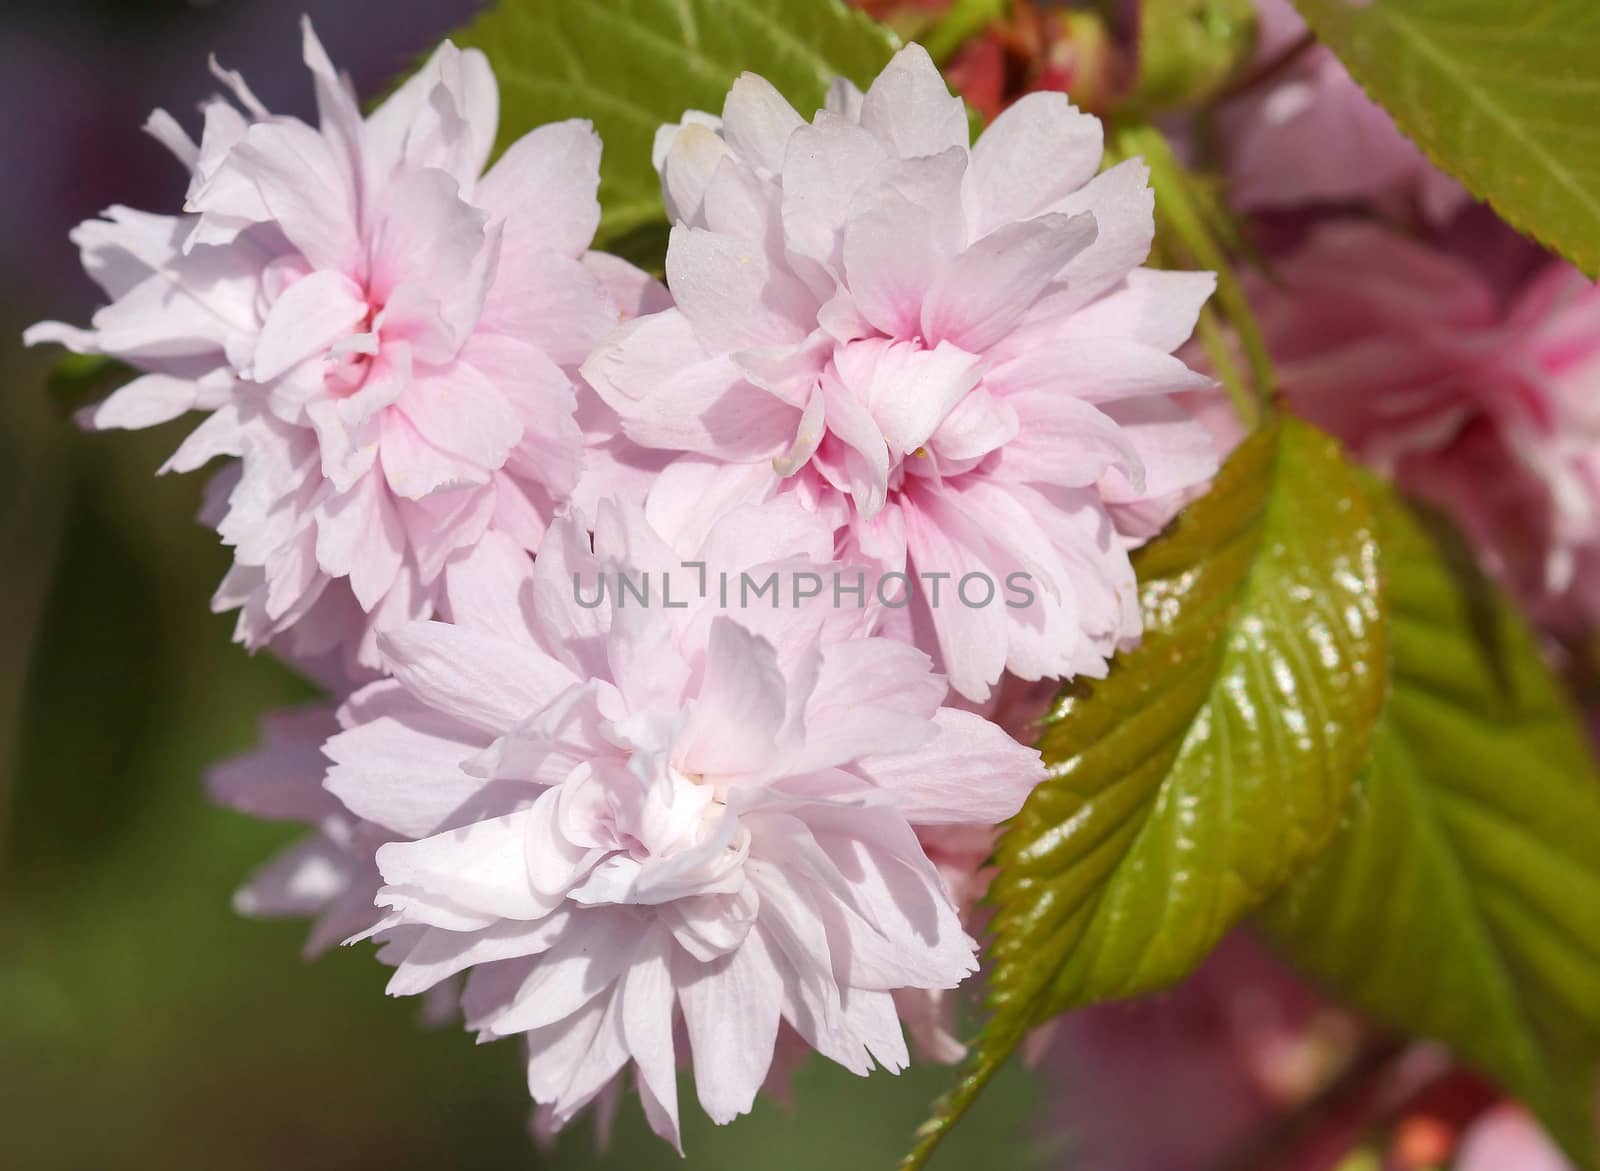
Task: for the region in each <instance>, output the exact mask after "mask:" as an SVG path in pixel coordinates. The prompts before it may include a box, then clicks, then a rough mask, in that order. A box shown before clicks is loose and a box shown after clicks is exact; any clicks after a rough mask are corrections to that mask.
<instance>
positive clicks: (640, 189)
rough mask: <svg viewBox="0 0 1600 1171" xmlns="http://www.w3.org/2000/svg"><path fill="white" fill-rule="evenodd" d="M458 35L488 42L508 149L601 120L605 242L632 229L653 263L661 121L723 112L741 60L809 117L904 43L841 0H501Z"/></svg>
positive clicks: (657, 243) (637, 248)
mask: <svg viewBox="0 0 1600 1171" xmlns="http://www.w3.org/2000/svg"><path fill="white" fill-rule="evenodd" d="M455 39H456V41H457V43H458V44H460V45H463V46H468V45H471V46H476V47H477V48H479V49H482V50H483V51H484V53H485V54H487V55H488V57H489V61H490V62H491V64H492V65H493V66H494V71H495V75H496V76H497V77H498V78H499V81H500V138H499V143H498V145H499V147H500V148H502V149H503V148H504V147H505V146H507V145H509V144H510V143H512V142H514V141H515V140H516V139H518V138H520V137H521V136H522V135H524V134H526V133H527V132H528V131H530V130H532V129H534V127H536V126H540V125H543V124H544V123H546V122H555V121H559V120H561V119H563V118H588V119H590V120H592V121H593V122H594V125H595V129H596V130H598V131H599V132H600V137H601V138H602V139H604V140H605V155H604V158H603V159H602V161H601V164H600V203H601V207H602V208H603V209H604V212H603V215H602V217H601V221H600V232H599V235H598V237H597V240H596V246H597V247H612V246H615V245H616V244H617V242H619V241H630V240H631V242H632V244H633V247H631V248H628V249H627V251H629V252H630V253H631V254H632V255H631V256H630V259H634V260H637V261H640V262H644V263H649V262H652V261H654V262H656V263H657V265H659V262H660V259H661V257H662V255H663V254H664V253H665V234H664V233H661V232H656V233H651V232H650V231H649V230H648V229H650V228H651V227H652V226H653V225H655V224H657V223H658V221H660V220H661V219H662V216H663V212H662V206H661V189H660V182H659V180H658V179H657V177H656V172H655V168H654V167H653V166H652V165H651V162H650V148H651V144H652V142H653V141H654V138H655V133H656V129H657V128H658V127H659V126H661V125H663V124H664V123H668V122H676V121H678V120H679V118H681V117H682V115H683V112H684V111H685V110H689V109H700V110H708V111H710V112H712V113H720V112H721V110H722V100H723V98H724V97H725V96H726V95H727V92H728V89H729V87H730V86H732V85H733V83H734V81H735V80H736V79H737V78H738V76H739V75H740V74H741V73H743V72H745V71H746V70H750V71H753V72H755V73H759V74H761V75H762V76H763V77H765V78H766V79H767V80H768V81H770V82H772V84H773V85H775V86H777V87H778V89H779V90H780V91H781V92H782V93H783V95H784V96H785V97H787V98H788V99H789V100H790V101H791V102H792V103H794V105H795V108H796V109H798V110H800V111H801V113H802V114H804V115H807V116H809V115H810V113H811V111H812V110H815V109H817V108H818V107H819V106H821V104H822V101H823V98H824V96H825V95H826V92H827V87H828V84H829V83H830V82H831V81H832V80H833V78H835V77H837V76H844V77H848V78H850V79H851V80H852V81H854V82H856V83H857V84H858V85H866V84H867V83H869V82H870V81H871V80H872V78H873V77H874V76H875V75H876V74H877V73H878V71H879V70H880V69H882V68H883V66H884V64H885V63H887V61H888V60H889V58H890V56H891V55H892V54H893V52H894V50H895V47H896V45H895V40H894V37H893V35H892V34H891V33H890V32H889V31H888V30H887V29H885V28H883V27H882V26H881V25H879V24H876V23H875V22H873V21H872V20H870V19H868V18H867V17H866V16H863V15H862V14H861V13H859V12H856V11H855V10H853V9H850V8H848V7H846V6H845V4H844V3H843V2H842V0H604V2H601V0H501V2H500V3H499V4H498V5H496V6H495V7H494V8H493V9H492V10H491V11H489V12H488V13H486V14H485V15H484V16H482V17H480V18H479V19H478V20H477V21H476V22H475V23H474V24H472V25H471V26H470V27H468V28H467V29H465V30H464V31H463V32H461V33H460V34H458V35H457V37H456V38H455ZM641 233H642V234H641Z"/></svg>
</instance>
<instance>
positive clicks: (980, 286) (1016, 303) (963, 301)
mask: <svg viewBox="0 0 1600 1171" xmlns="http://www.w3.org/2000/svg"><path fill="white" fill-rule="evenodd" d="M1096 232H1097V228H1096V222H1095V217H1094V216H1089V215H1082V214H1079V215H1070V216H1069V215H1056V214H1052V215H1046V216H1040V217H1039V218H1038V219H1034V220H1028V221H1026V222H1023V223H1014V224H1007V225H1005V226H1004V227H1001V228H997V229H996V230H995V231H993V232H991V233H990V234H989V235H987V236H985V237H984V238H983V239H982V240H979V241H978V242H977V243H976V244H974V245H973V246H972V247H970V248H968V249H967V250H966V251H965V252H963V253H962V254H961V255H960V256H958V257H956V258H955V260H953V261H952V262H951V263H950V264H949V265H948V266H947V267H946V268H945V270H944V272H943V273H941V274H940V276H939V279H938V280H937V281H936V282H935V283H934V285H933V287H932V288H931V289H930V290H929V292H928V298H927V300H926V301H925V302H924V303H923V306H922V335H923V337H924V338H926V339H927V341H928V342H929V343H930V344H933V345H937V344H938V343H939V342H942V341H948V342H951V343H953V344H955V345H957V346H960V347H961V348H963V349H965V350H967V351H969V352H971V353H979V352H981V351H982V350H984V349H986V348H987V347H989V346H991V345H993V344H994V343H995V342H997V341H999V340H1000V339H1001V338H1002V337H1004V336H1005V335H1006V334H1007V333H1009V332H1010V331H1011V329H1012V328H1014V327H1015V326H1016V325H1017V323H1018V322H1020V321H1021V320H1022V318H1023V316H1024V314H1026V313H1027V311H1028V309H1029V308H1030V307H1031V305H1032V303H1033V300H1034V298H1035V297H1037V296H1038V295H1039V294H1040V292H1042V291H1043V290H1044V287H1045V286H1046V285H1047V284H1049V283H1050V281H1051V280H1052V279H1054V278H1055V277H1056V276H1057V275H1058V274H1060V273H1061V272H1062V271H1063V270H1064V269H1065V268H1066V266H1067V265H1068V264H1069V263H1070V262H1071V261H1072V260H1073V258H1074V257H1077V256H1079V255H1080V254H1082V253H1083V252H1084V251H1085V250H1086V249H1088V248H1089V247H1090V246H1091V245H1093V244H1094V242H1095V239H1096Z"/></svg>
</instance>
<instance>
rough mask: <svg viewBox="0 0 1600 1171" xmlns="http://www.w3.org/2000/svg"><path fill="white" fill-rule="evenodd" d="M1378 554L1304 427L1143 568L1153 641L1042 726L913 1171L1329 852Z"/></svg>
mask: <svg viewBox="0 0 1600 1171" xmlns="http://www.w3.org/2000/svg"><path fill="white" fill-rule="evenodd" d="M1377 555H1378V554H1377V538H1376V534H1375V532H1374V528H1373V524H1372V516H1371V513H1370V510H1369V509H1368V507H1367V504H1366V501H1365V497H1364V496H1363V495H1362V493H1361V491H1360V488H1359V484H1358V481H1357V479H1356V474H1355V472H1354V471H1353V470H1352V469H1351V468H1350V467H1349V465H1348V464H1346V463H1345V461H1344V459H1343V457H1342V456H1341V455H1340V453H1339V451H1338V448H1337V446H1336V444H1335V443H1334V442H1333V440H1331V439H1329V438H1328V437H1327V436H1325V435H1323V434H1321V433H1320V432H1317V431H1315V430H1313V429H1312V428H1310V427H1308V426H1306V425H1305V424H1303V423H1300V422H1298V421H1296V420H1293V419H1285V420H1283V421H1282V422H1281V423H1279V424H1275V425H1273V426H1271V427H1269V428H1268V429H1266V430H1264V431H1262V432H1259V433H1257V434H1256V435H1254V436H1252V437H1251V438H1249V439H1248V440H1246V441H1245V443H1244V444H1243V445H1242V446H1241V447H1240V448H1239V449H1238V450H1237V451H1236V452H1235V453H1234V455H1233V457H1232V458H1231V459H1230V460H1229V461H1228V464H1227V466H1226V467H1225V468H1224V469H1223V470H1222V472H1221V474H1220V475H1219V476H1218V477H1217V481H1216V483H1215V484H1214V486H1213V487H1212V490H1211V491H1210V492H1209V493H1208V494H1207V495H1206V496H1204V497H1202V498H1201V499H1200V500H1199V501H1197V502H1196V503H1195V504H1193V505H1192V506H1190V508H1189V509H1188V510H1187V511H1186V512H1185V513H1184V514H1183V515H1182V517H1180V518H1179V520H1178V522H1177V524H1176V525H1175V526H1174V527H1173V529H1172V530H1171V531H1170V532H1168V533H1167V534H1165V535H1163V536H1162V537H1161V538H1160V539H1158V540H1157V541H1155V542H1153V543H1152V544H1150V545H1149V546H1147V547H1146V548H1145V549H1144V550H1142V551H1141V552H1140V553H1139V554H1138V555H1137V557H1136V568H1137V569H1138V572H1139V577H1140V581H1141V590H1142V592H1141V600H1142V603H1143V608H1144V615H1145V636H1144V640H1143V642H1142V643H1141V644H1140V646H1139V647H1138V649H1136V650H1134V651H1132V652H1131V653H1129V654H1127V655H1123V656H1120V657H1119V658H1118V659H1117V661H1116V663H1115V664H1114V665H1113V667H1112V670H1111V673H1110V675H1109V676H1108V678H1106V679H1105V680H1103V681H1100V682H1087V681H1078V682H1076V683H1074V684H1072V685H1070V686H1069V687H1068V688H1067V689H1066V690H1065V691H1064V692H1063V697H1062V699H1061V700H1059V701H1058V703H1057V706H1056V710H1055V711H1054V712H1053V713H1052V716H1051V717H1050V719H1049V720H1048V722H1047V727H1046V730H1045V733H1044V736H1043V738H1042V739H1041V741H1040V744H1039V747H1040V749H1041V751H1042V752H1043V753H1044V757H1045V760H1046V761H1047V762H1048V763H1049V764H1050V766H1051V776H1050V778H1049V779H1048V780H1046V781H1045V782H1044V783H1043V784H1042V785H1040V786H1039V787H1038V788H1037V789H1035V790H1034V792H1033V794H1032V795H1031V796H1030V797H1029V799H1028V802H1027V804H1026V805H1025V806H1024V807H1023V809H1022V812H1021V813H1019V814H1018V815H1017V817H1016V818H1015V819H1014V820H1013V822H1012V824H1011V826H1010V828H1009V829H1008V830H1007V832H1006V833H1005V835H1004V836H1003V837H1002V838H1001V840H1000V844H999V846H998V848H997V851H996V862H997V865H998V876H997V877H996V878H995V880H994V883H993V885H992V886H991V888H990V891H989V897H990V901H991V902H992V903H994V904H995V908H996V909H995V915H994V919H993V921H992V923H991V927H990V930H991V934H992V943H991V945H990V949H989V957H988V962H987V964H986V970H987V972H988V977H989V988H990V994H989V998H990V1005H991V1008H992V1010H993V1011H992V1015H991V1017H990V1020H989V1021H988V1023H987V1024H986V1025H985V1027H984V1029H983V1031H982V1033H981V1034H980V1036H979V1038H978V1041H977V1043H976V1045H975V1047H974V1058H973V1062H972V1064H971V1066H970V1067H969V1070H968V1072H967V1074H966V1075H965V1077H964V1078H963V1080H962V1082H961V1083H960V1085H958V1087H957V1089H956V1090H955V1091H954V1093H953V1094H952V1095H951V1096H950V1098H948V1099H947V1100H946V1101H945V1102H944V1103H943V1104H942V1105H941V1106H940V1107H938V1108H936V1116H935V1118H934V1120H933V1121H932V1122H931V1123H930V1124H929V1125H928V1126H927V1127H926V1128H925V1129H924V1131H923V1132H922V1138H921V1142H920V1144H919V1146H918V1147H917V1148H916V1151H915V1152H914V1153H913V1155H912V1156H911V1157H910V1158H909V1159H908V1160H907V1162H906V1164H905V1166H906V1167H908V1168H909V1167H918V1166H921V1165H922V1162H923V1161H924V1160H925V1159H926V1158H927V1156H928V1154H929V1153H931V1151H932V1150H933V1148H934V1146H935V1145H936V1144H937V1143H938V1141H939V1138H940V1137H941V1136H942V1134H943V1133H944V1132H945V1131H946V1130H948V1128H949V1126H950V1125H951V1124H952V1123H953V1122H954V1121H955V1120H956V1119H957V1118H959V1117H960V1115H961V1114H962V1113H963V1112H964V1111H965V1109H966V1107H967V1106H968V1105H970V1103H971V1101H972V1099H973V1098H975V1097H976V1095H977V1093H978V1091H979V1090H980V1089H981V1088H982V1085H983V1083H984V1082H985V1081H986V1080H987V1079H988V1078H989V1077H990V1076H992V1074H993V1073H994V1072H995V1070H997V1069H998V1068H999V1066H1000V1064H1001V1063H1002V1062H1003V1061H1004V1059H1005V1058H1006V1056H1007V1055H1008V1054H1009V1053H1010V1051H1011V1050H1012V1049H1014V1048H1015V1046H1016V1045H1017V1044H1018V1043H1019V1042H1020V1041H1021V1039H1022V1038H1023V1036H1025V1035H1026V1033H1027V1031H1028V1030H1029V1029H1030V1028H1032V1027H1033V1026H1034V1025H1036V1024H1038V1023H1040V1022H1041V1021H1043V1020H1044V1019H1046V1018H1047V1017H1049V1016H1052V1015H1054V1014H1055V1013H1058V1012H1062V1011H1064V1010H1066V1009H1069V1008H1073V1007H1076V1006H1078V1005H1083V1004H1088V1003H1091V1002H1094V1001H1101V1000H1109V999H1116V998H1122V997H1130V996H1135V995H1138V994H1141V993H1145V992H1149V991H1152V990H1154V989H1158V988H1162V987H1165V986H1167V985H1170V984H1173V983H1176V982H1177V981H1178V980H1180V979H1182V978H1183V977H1184V976H1185V975H1187V974H1188V973H1189V972H1190V971H1191V970H1193V969H1194V968H1195V967H1196V966H1197V965H1198V964H1199V963H1200V961H1201V960H1203V959H1204V958H1205V956H1206V955H1207V954H1208V953H1209V952H1210V951H1211V950H1212V948H1213V947H1214V946H1215V945H1216V944H1217V942H1218V941H1219V940H1221V938H1222V937H1223V935H1224V934H1226V933H1227V931H1228V930H1229V929H1230V928H1231V927H1232V926H1233V925H1234V923H1236V922H1237V921H1238V920H1239V918H1240V917H1241V916H1243V915H1245V914H1247V913H1248V912H1249V911H1251V910H1253V909H1254V908H1255V907H1256V906H1257V905H1258V904H1260V903H1261V902H1262V901H1263V900H1265V899H1267V898H1268V897H1269V896H1270V895H1272V894H1273V893H1274V892H1275V891H1276V890H1277V889H1278V888H1279V887H1281V886H1282V885H1283V884H1284V883H1285V882H1287V881H1288V880H1289V879H1290V878H1291V877H1292V876H1293V875H1294V873H1295V872H1296V871H1297V870H1298V869H1300V868H1301V867H1303V866H1304V865H1305V864H1306V863H1307V862H1309V861H1310V860H1311V859H1312V858H1313V857H1314V856H1315V854H1316V853H1317V852H1318V851H1319V850H1320V849H1322V848H1323V847H1324V846H1325V844H1326V843H1327V842H1328V840H1329V839H1330V838H1331V837H1332V836H1333V834H1334V833H1335V832H1336V830H1337V828H1338V826H1339V821H1340V816H1341V813H1342V810H1343V806H1344V804H1345V802H1346V799H1347V798H1348V796H1349V794H1350V791H1351V788H1352V786H1353V784H1354V781H1355V778H1356V776H1357V774H1358V772H1359V770H1360V766H1361V762H1362V761H1363V759H1364V758H1365V756H1366V752H1367V748H1368V739H1369V732H1370V730H1371V728H1372V725H1373V722H1374V720H1375V719H1376V718H1377V714H1378V710H1379V708H1380V707H1381V705H1382V700H1383V692H1384V685H1385V664H1386V662H1387V653H1388V648H1387V643H1386V633H1385V630H1386V627H1385V615H1384V605H1383V600H1382V591H1381V587H1380V581H1379V575H1378V565H1377Z"/></svg>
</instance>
